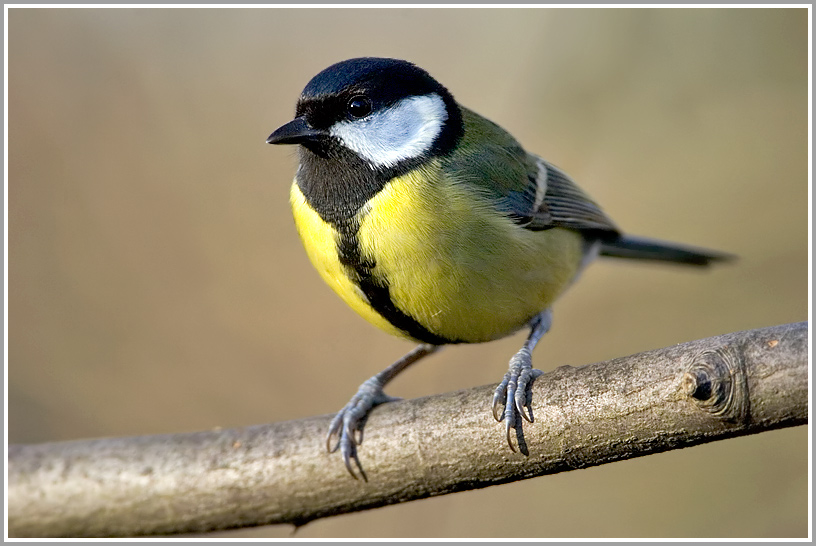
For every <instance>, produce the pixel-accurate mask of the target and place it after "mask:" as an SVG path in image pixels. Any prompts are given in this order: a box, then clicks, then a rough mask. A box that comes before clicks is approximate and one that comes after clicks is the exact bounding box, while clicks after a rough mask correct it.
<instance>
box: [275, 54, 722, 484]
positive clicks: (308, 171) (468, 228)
mask: <svg viewBox="0 0 816 546" xmlns="http://www.w3.org/2000/svg"><path fill="white" fill-rule="evenodd" d="M267 142H268V143H270V144H298V145H299V147H298V151H299V159H300V164H299V166H298V169H297V173H296V175H295V180H294V183H293V184H292V187H291V191H290V201H291V205H292V211H293V213H294V218H295V224H296V226H297V230H298V232H299V234H300V237H301V239H302V241H303V245H304V246H305V248H306V252H307V254H308V255H309V258H310V259H311V262H312V264H313V265H314V266H315V268H317V270H318V272H319V273H320V275H321V276H322V277H323V280H324V281H326V282H327V283H328V284H329V286H331V287H332V288H333V289H334V291H335V292H337V294H338V295H339V296H340V297H341V298H342V299H343V300H344V301H345V302H346V303H347V304H348V305H350V306H351V307H352V309H354V310H355V311H357V312H358V313H359V314H360V315H362V316H363V317H364V318H365V319H367V320H368V321H369V322H371V323H372V324H374V325H375V326H379V327H380V328H382V329H383V330H385V331H386V332H389V333H391V334H395V335H398V336H402V337H405V338H408V339H411V340H414V341H416V342H419V343H420V345H419V346H418V347H417V348H416V349H414V350H413V351H411V352H410V353H408V354H407V355H405V356H404V357H403V358H401V359H400V360H398V361H397V362H395V363H394V364H392V365H391V366H389V367H388V368H386V369H385V370H383V371H382V372H380V373H378V374H377V375H375V376H374V377H372V378H370V379H368V380H367V381H365V382H364V383H363V384H362V385H361V386H360V388H359V390H358V391H357V393H356V394H355V395H354V396H353V397H352V399H351V401H350V402H349V403H348V404H347V405H346V406H345V407H344V408H343V409H342V410H341V411H340V412H339V413H338V414H337V415H336V416H335V418H334V420H333V421H332V423H331V425H330V427H329V433H328V437H327V448H328V450H329V451H330V452H334V451H336V450H337V449H338V448H339V449H340V452H341V453H342V456H343V460H344V462H345V465H346V468H347V469H348V471H349V472H350V473H351V475H352V476H354V477H355V478H356V477H357V475H356V474H355V470H354V468H353V466H352V461H353V462H354V464H355V465H356V467H357V469H358V470H359V471H360V474H361V475H362V476H363V477H364V478H365V473H364V472H363V469H362V466H361V464H360V461H359V458H358V456H357V446H358V445H359V444H360V443H361V442H362V439H363V423H364V421H365V417H366V416H367V415H368V413H369V412H370V411H371V409H372V408H373V407H375V406H377V405H378V404H382V403H384V402H389V401H392V400H396V398H393V397H391V396H388V395H386V394H385V392H384V391H383V388H384V386H385V385H386V383H388V382H389V381H390V380H391V379H393V378H394V377H395V376H396V375H397V374H398V373H400V372H401V371H402V370H404V369H405V368H406V367H408V366H409V365H410V364H412V363H414V362H416V361H417V360H419V359H421V358H422V357H424V356H426V355H429V354H431V353H433V352H434V351H436V350H437V349H438V348H439V347H440V346H442V345H448V344H454V343H480V342H484V341H491V340H494V339H499V338H502V337H505V336H508V335H510V334H512V333H514V332H516V331H518V330H519V329H521V328H524V327H525V326H527V327H529V328H530V335H529V337H528V338H527V341H526V342H525V343H524V345H523V346H522V348H521V350H519V351H518V353H516V354H515V356H513V358H512V359H511V360H510V366H509V371H508V372H507V373H506V374H505V376H504V378H503V379H502V381H501V383H500V384H499V386H498V387H497V388H496V391H495V395H494V397H493V415H494V417H495V418H496V420H497V421H502V420H503V421H504V428H505V430H506V435H507V441H508V443H509V445H510V448H511V449H512V450H513V451H515V447H514V446H513V442H512V438H511V432H512V431H513V430H514V429H515V427H517V426H518V427H521V418H522V417H523V418H524V419H526V420H527V421H529V422H533V414H532V407H531V400H530V387H531V385H532V382H533V381H534V380H535V378H536V377H538V376H539V375H540V374H542V373H543V372H541V371H540V370H537V369H534V368H533V367H532V357H531V353H532V351H533V349H534V347H535V346H536V344H537V343H538V341H539V340H540V339H541V337H542V336H543V335H544V334H545V333H546V332H547V331H548V330H549V328H550V324H551V322H552V311H551V306H552V304H553V302H554V301H555V300H556V298H557V297H558V296H559V295H560V294H561V293H562V292H563V291H564V290H565V289H566V288H567V287H568V286H570V284H572V283H573V282H574V281H575V279H576V278H577V277H578V275H579V273H580V272H581V271H582V270H583V268H584V267H585V266H586V265H587V264H588V263H589V262H591V261H592V260H593V259H594V258H595V257H596V256H598V255H601V256H614V257H619V258H634V259H639V260H656V261H662V262H675V263H680V264H688V265H695V266H706V265H709V264H710V263H712V262H715V261H717V260H722V259H725V258H726V257H727V256H726V255H724V254H720V253H716V252H711V251H707V250H702V249H696V248H689V247H683V246H680V245H676V244H672V243H665V242H662V241H656V240H650V239H643V238H635V237H629V236H625V235H622V234H621V232H620V231H619V230H618V228H617V226H616V225H615V223H614V222H613V221H612V220H610V219H609V217H608V216H607V215H606V214H604V212H603V211H602V210H601V208H600V207H599V206H598V205H597V204H596V203H595V202H594V201H593V200H592V199H591V198H590V197H589V196H588V195H587V194H586V193H584V192H583V191H582V190H581V189H580V188H579V187H578V186H577V185H576V184H575V183H574V182H573V181H572V180H571V179H570V178H569V177H568V176H567V175H566V174H564V172H563V171H561V170H560V169H559V168H558V167H556V166H554V165H552V164H551V163H549V162H547V161H545V160H543V159H541V158H540V157H538V156H536V155H533V154H531V153H528V152H526V151H525V150H524V149H523V148H522V147H521V145H520V144H519V143H518V142H517V141H516V140H515V139H514V138H513V137H512V136H511V135H510V134H509V133H507V132H506V131H505V130H504V129H502V128H501V127H499V126H498V125H496V124H495V123H493V122H491V121H489V120H487V119H485V118H484V117H482V116H480V115H479V114H477V113H475V112H473V111H471V110H468V109H467V108H465V107H464V106H462V105H460V104H458V103H457V102H456V101H455V100H454V98H453V96H452V95H451V93H450V92H449V91H448V90H447V89H446V88H445V87H443V86H442V85H441V84H440V83H439V82H437V81H436V80H435V79H434V78H432V77H431V76H430V75H429V74H428V73H427V72H426V71H425V70H423V69H421V68H419V67H417V66H415V65H414V64H412V63H410V62H407V61H403V60H397V59H386V58H372V57H366V58H357V59H350V60H347V61H342V62H339V63H337V64H334V65H332V66H330V67H328V68H326V69H325V70H323V71H322V72H320V73H319V74H317V75H316V76H315V77H314V78H312V80H311V81H310V82H309V83H308V84H307V85H306V87H305V89H304V90H303V93H302V94H301V95H300V99H299V100H298V102H297V108H296V111H295V118H294V119H293V120H292V121H290V122H289V123H287V124H285V125H283V126H282V127H280V128H278V129H277V130H275V132H273V133H272V134H271V135H270V136H269V138H268V139H267ZM525 409H526V411H525Z"/></svg>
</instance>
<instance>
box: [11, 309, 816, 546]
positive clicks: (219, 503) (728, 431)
mask: <svg viewBox="0 0 816 546" xmlns="http://www.w3.org/2000/svg"><path fill="white" fill-rule="evenodd" d="M493 389H494V386H493V385H489V386H484V387H478V388H473V389H469V390H464V391H459V392H453V393H447V394H442V395H438V396H431V397H426V398H420V399H415V400H405V401H401V402H396V403H393V404H387V405H384V406H381V407H379V408H377V409H376V410H375V411H374V412H373V413H372V415H371V418H370V419H369V422H368V424H367V427H366V438H365V443H364V444H363V445H362V446H361V447H360V450H359V453H360V459H361V461H362V463H363V466H364V468H365V470H366V472H367V474H368V482H363V481H355V480H353V479H352V478H351V477H350V476H349V475H348V473H347V472H346V469H345V467H344V466H343V462H342V460H341V457H340V456H339V455H338V454H334V455H329V454H327V453H326V451H325V440H324V438H325V434H326V429H327V427H328V424H329V420H330V417H331V416H328V415H324V416H320V417H312V418H308V419H301V420H298V421H289V422H283V423H275V424H271V425H261V426H252V427H246V428H240V429H231V430H214V431H206V432H197V433H192V434H170V435H162V436H144V437H131V438H106V439H98V440H83V441H72V442H59V443H47V444H35V445H12V446H9V452H8V458H9V459H8V531H9V534H10V535H11V536H128V535H149V534H168V533H182V532H186V533H189V532H204V531H211V530H216V529H228V528H235V527H247V526H253V525H263V524H269V523H294V524H295V525H303V524H305V523H307V522H309V521H311V520H314V519H316V518H321V517H326V516H330V515H335V514H342V513H346V512H352V511H356V510H365V509H368V508H374V507H377V506H383V505H387V504H394V503H398V502H404V501H409V500H414V499H421V498H424V497H429V496H435V495H443V494H446V493H453V492H456V491H463V490H468V489H475V488H480V487H486V486H488V485H494V484H500V483H506V482H511V481H515V480H520V479H523V478H530V477H533V476H540V475H543V474H553V473H556V472H562V471H565V470H572V469H575V468H584V467H587V466H593V465H599V464H604V463H608V462H612V461H616V460H621V459H628V458H632V457H638V456H641V455H648V454H651V453H657V452H661V451H666V450H669V449H677V448H681V447H687V446H691V445H695V444H700V443H703V442H709V441H713V440H720V439H724V438H730V437H734V436H740V435H744V434H753V433H757V432H763V431H766V430H770V429H775V428H781V427H788V426H795V425H802V424H806V423H807V422H808V421H807V419H808V324H807V323H806V322H803V323H797V324H789V325H784V326H776V327H770V328H763V329H758V330H751V331H747V332H739V333H734V334H727V335H723V336H718V337H713V338H709V339H704V340H699V341H693V342H689V343H684V344H681V345H676V346H674V347H667V348H664V349H658V350H655V351H649V352H645V353H641V354H638V355H634V356H629V357H624V358H617V359H614V360H610V361H608V362H602V363H598V364H592V365H588V366H582V367H580V368H572V367H568V366H564V367H561V368H558V369H556V370H554V371H552V372H550V373H547V374H545V375H543V376H541V377H540V378H539V379H538V380H536V382H535V384H534V386H533V410H534V412H535V417H536V422H535V423H534V424H532V425H531V424H529V423H526V422H525V423H524V430H523V436H521V435H517V440H519V445H520V446H521V447H522V449H523V451H525V452H527V453H528V454H529V455H528V456H525V455H522V454H520V453H512V452H511V451H510V450H509V448H508V447H507V445H506V444H505V443H504V432H503V428H502V427H503V424H500V423H497V422H496V421H494V420H493V417H492V414H491V410H490V403H491V397H492V392H493Z"/></svg>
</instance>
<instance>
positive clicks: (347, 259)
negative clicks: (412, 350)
mask: <svg viewBox="0 0 816 546" xmlns="http://www.w3.org/2000/svg"><path fill="white" fill-rule="evenodd" d="M336 227H337V229H338V232H339V233H340V240H339V241H338V243H337V254H338V258H339V260H340V263H341V264H343V266H344V267H346V268H348V270H349V272H350V273H352V274H350V275H349V278H350V279H351V280H352V281H353V282H354V283H355V284H356V285H357V286H359V287H360V290H362V292H363V294H365V296H366V298H368V303H369V305H371V307H372V308H373V309H374V310H375V311H376V312H377V313H379V314H380V315H382V317H383V318H384V319H385V320H387V321H388V322H390V323H391V324H392V325H393V326H394V327H396V328H398V329H400V330H402V331H403V332H405V333H407V334H408V335H409V336H411V337H412V338H414V339H416V340H417V341H421V342H423V343H430V344H432V345H446V344H449V343H459V341H456V340H452V339H447V338H445V337H442V336H439V335H436V334H434V333H433V332H431V331H430V330H428V329H427V328H425V326H423V325H422V324H420V323H419V321H417V320H416V319H415V318H414V317H412V316H411V315H409V314H407V313H405V312H404V311H402V309H400V308H399V307H397V306H396V304H395V303H394V300H393V299H391V290H390V288H389V286H388V281H387V280H385V279H382V278H379V277H375V276H374V266H375V265H376V263H375V262H374V261H373V260H370V259H365V258H363V256H362V254H361V253H360V243H359V241H358V240H357V228H358V224H357V223H356V222H354V221H351V222H342V223H341V225H336Z"/></svg>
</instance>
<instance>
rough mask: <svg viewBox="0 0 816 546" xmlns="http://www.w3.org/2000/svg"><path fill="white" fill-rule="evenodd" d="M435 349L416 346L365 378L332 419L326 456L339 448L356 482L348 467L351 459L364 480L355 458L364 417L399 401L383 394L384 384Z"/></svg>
mask: <svg viewBox="0 0 816 546" xmlns="http://www.w3.org/2000/svg"><path fill="white" fill-rule="evenodd" d="M439 348H440V346H439V345H429V344H422V345H419V346H418V347H416V348H415V349H414V350H413V351H411V352H410V353H408V354H407V355H405V356H403V357H402V358H400V359H399V360H397V361H396V362H394V363H393V364H391V365H390V366H388V367H387V368H386V369H384V370H383V371H381V372H380V373H378V374H377V375H375V376H374V377H371V378H369V379H368V380H366V381H365V382H364V383H363V384H362V385H360V388H359V389H358V390H357V394H355V395H354V396H352V397H351V400H349V403H348V404H346V406H345V407H344V408H343V409H341V410H340V411H339V412H338V413H337V415H335V416H334V419H332V422H331V425H329V435H328V436H327V438H326V448H327V449H328V450H329V453H334V452H335V451H337V450H338V449H340V453H342V454H343V461H344V462H345V463H346V468H347V469H348V471H349V472H350V473H351V475H352V476H353V477H354V478H355V479H357V474H356V473H355V472H354V468H353V467H352V465H351V461H352V460H353V461H354V463H355V464H356V466H357V469H358V470H359V471H360V475H361V476H362V477H363V479H366V475H365V472H363V467H362V466H361V465H360V460H359V459H358V458H357V446H358V445H360V444H362V443H363V426H364V424H365V418H366V416H367V415H368V414H369V412H370V411H371V409H372V408H374V407H375V406H378V405H380V404H384V403H386V402H393V401H394V400H399V398H395V397H393V396H388V395H387V394H385V392H383V388H384V387H385V385H386V383H388V382H389V381H391V380H392V379H394V377H396V376H397V374H399V373H400V372H401V371H402V370H404V369H405V368H407V367H408V366H410V365H411V364H413V363H414V362H416V361H417V360H419V359H421V358H423V357H425V356H428V355H429V354H431V353H433V352H436V351H437V350H438V349H439Z"/></svg>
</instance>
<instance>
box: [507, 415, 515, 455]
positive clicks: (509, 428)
mask: <svg viewBox="0 0 816 546" xmlns="http://www.w3.org/2000/svg"><path fill="white" fill-rule="evenodd" d="M513 430H515V429H514V428H513V424H512V423H511V422H510V419H509V416H508V419H507V445H509V446H510V450H511V451H512V452H513V453H515V452H516V447H515V446H514V445H513V437H512V436H510V433H511V431H513Z"/></svg>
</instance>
